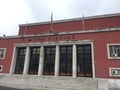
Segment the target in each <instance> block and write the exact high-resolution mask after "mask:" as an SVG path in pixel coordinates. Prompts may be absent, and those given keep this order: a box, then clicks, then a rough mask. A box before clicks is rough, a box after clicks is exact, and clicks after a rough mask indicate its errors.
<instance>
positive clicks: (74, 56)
mask: <svg viewBox="0 0 120 90" xmlns="http://www.w3.org/2000/svg"><path fill="white" fill-rule="evenodd" d="M72 48H73V52H72V76H73V78H76V77H77V46H76V44H73V46H72Z"/></svg>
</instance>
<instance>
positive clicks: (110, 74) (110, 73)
mask: <svg viewBox="0 0 120 90" xmlns="http://www.w3.org/2000/svg"><path fill="white" fill-rule="evenodd" d="M113 69H114V70H119V74H118V75H112V72H111V70H113ZM109 76H114V77H120V68H113V67H110V68H109Z"/></svg>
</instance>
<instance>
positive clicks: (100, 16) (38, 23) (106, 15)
mask: <svg viewBox="0 0 120 90" xmlns="http://www.w3.org/2000/svg"><path fill="white" fill-rule="evenodd" d="M114 16H120V13H114V14H104V15H96V16H87V17H84V19H85V20H88V19H99V18H107V17H114ZM82 19H83V17H80V18H72V19H64V20H55V21H53V23H64V22H71V21H78V20H82ZM50 23H51V21H45V22H36V23H27V24H20V25H19V27H24V26H33V25H44V24H50Z"/></svg>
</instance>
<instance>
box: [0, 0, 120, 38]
mask: <svg viewBox="0 0 120 90" xmlns="http://www.w3.org/2000/svg"><path fill="white" fill-rule="evenodd" d="M51 13H53V20H63V19H72V18H78V17H82V16H83V15H84V17H86V16H95V15H103V14H113V13H120V0H0V36H3V35H6V36H11V35H17V34H18V31H19V25H20V24H25V23H36V22H44V21H50V20H51V19H50V18H51Z"/></svg>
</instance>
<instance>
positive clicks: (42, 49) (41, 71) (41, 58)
mask: <svg viewBox="0 0 120 90" xmlns="http://www.w3.org/2000/svg"><path fill="white" fill-rule="evenodd" d="M43 66H44V47H43V46H41V48H40V60H39V69H38V76H41V75H43Z"/></svg>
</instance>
